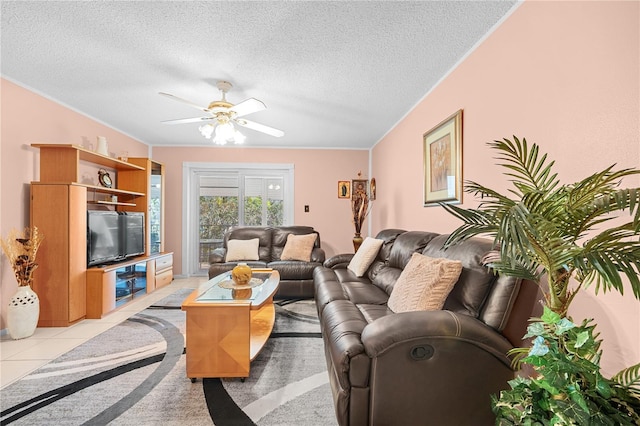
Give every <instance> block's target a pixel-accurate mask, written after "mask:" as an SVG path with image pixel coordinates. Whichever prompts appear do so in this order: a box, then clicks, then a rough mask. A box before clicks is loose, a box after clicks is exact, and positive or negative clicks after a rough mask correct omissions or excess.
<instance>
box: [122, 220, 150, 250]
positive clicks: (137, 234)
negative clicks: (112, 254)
mask: <svg viewBox="0 0 640 426" xmlns="http://www.w3.org/2000/svg"><path fill="white" fill-rule="evenodd" d="M120 219H121V221H122V222H121V223H122V224H123V225H122V226H123V242H124V246H123V249H124V256H125V257H130V256H137V255H140V254H144V213H142V212H122V214H121V216H120Z"/></svg>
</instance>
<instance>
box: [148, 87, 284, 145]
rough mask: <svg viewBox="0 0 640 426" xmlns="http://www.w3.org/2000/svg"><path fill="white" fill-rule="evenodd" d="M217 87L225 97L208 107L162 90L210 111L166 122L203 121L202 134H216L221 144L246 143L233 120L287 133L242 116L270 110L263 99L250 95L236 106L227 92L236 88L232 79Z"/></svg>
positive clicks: (276, 133) (268, 131) (264, 130)
mask: <svg viewBox="0 0 640 426" xmlns="http://www.w3.org/2000/svg"><path fill="white" fill-rule="evenodd" d="M216 87H217V88H218V89H219V90H220V92H222V99H221V100H219V101H213V102H211V103H210V104H209V106H207V107H203V106H200V105H197V104H195V103H193V102H190V101H188V100H186V99H182V98H179V97H177V96H174V95H171V94H169V93H164V92H160V95H162V96H166V97H167V98H170V99H174V100H176V101H179V102H182V103H185V104H187V105H189V106H191V107H193V108H196V109H198V110H200V111H204V112H206V113H208V114H209V115H208V116H206V117H194V118H181V119H177V120H167V121H163V122H162V123H164V124H184V123H199V122H203V123H204V124H203V125H202V126H200V127H199V130H200V133H202V135H203V136H204V137H206V138H207V139H211V137H212V136H213V142H215V143H216V144H218V145H224V144H226V143H227V142H235V143H236V144H240V143H243V142H244V139H245V136H244V135H243V134H242V133H240V132H239V131H238V130H236V129H235V128H234V127H233V123H235V124H237V125H239V126H242V127H246V128H248V129H252V130H257V131H258V132H262V133H266V134H268V135H271V136H275V137H281V136H283V135H284V132H283V131H282V130H278V129H275V128H273V127H269V126H265V125H264V124H260V123H256V122H254V121H249V120H246V119H244V118H241V117H244V116H245V115H249V114H252V113H254V112H258V111H262V110H264V109H266V108H267V107H266V105H265V104H264V103H263V102H262V101H259V100H257V99H255V98H249V99H247V100H244V101H242V102H240V103H239V104H237V105H234V104H232V103H230V102H228V101H227V97H226V95H227V92H228V91H229V90H230V89H231V87H232V85H231V83H229V82H228V81H218V83H217V84H216Z"/></svg>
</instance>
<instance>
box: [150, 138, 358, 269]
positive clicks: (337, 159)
mask: <svg viewBox="0 0 640 426" xmlns="http://www.w3.org/2000/svg"><path fill="white" fill-rule="evenodd" d="M153 158H154V160H156V161H159V162H161V163H163V164H164V165H165V176H166V188H165V196H166V200H167V202H166V204H165V215H166V218H167V222H166V227H165V239H166V244H165V250H167V251H173V252H174V256H175V258H174V262H173V264H174V273H175V274H187V272H188V271H182V260H183V259H182V252H186V248H184V247H182V229H183V228H182V223H183V217H182V185H183V179H182V173H183V171H182V166H183V163H185V162H210V163H279V164H282V163H286V164H293V165H294V169H295V172H294V173H295V182H294V188H295V193H294V197H295V205H294V221H293V223H294V224H296V225H309V226H313V227H314V228H315V229H316V230H317V231H318V232H319V233H320V239H321V242H322V247H323V248H324V250H325V252H326V254H327V257H328V256H331V255H333V254H337V253H345V252H353V243H352V241H351V238H352V237H353V233H354V228H353V224H352V222H351V203H350V202H349V200H346V199H338V181H339V180H351V179H356V178H357V173H358V172H359V171H363V174H364V172H365V171H366V170H367V168H368V161H369V151H364V150H313V149H302V150H291V149H248V148H238V147H211V148H208V147H207V148H195V147H194V148H169V147H155V148H153ZM305 205H309V213H305V212H304V206H305Z"/></svg>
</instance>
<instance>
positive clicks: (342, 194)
mask: <svg viewBox="0 0 640 426" xmlns="http://www.w3.org/2000/svg"><path fill="white" fill-rule="evenodd" d="M338 198H351V182H349V181H348V180H339V181H338Z"/></svg>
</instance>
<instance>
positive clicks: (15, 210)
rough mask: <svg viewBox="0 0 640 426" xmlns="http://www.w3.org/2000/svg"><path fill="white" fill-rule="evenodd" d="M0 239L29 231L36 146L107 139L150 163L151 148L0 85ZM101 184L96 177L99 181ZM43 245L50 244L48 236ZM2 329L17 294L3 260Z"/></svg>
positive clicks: (111, 147) (2, 81)
mask: <svg viewBox="0 0 640 426" xmlns="http://www.w3.org/2000/svg"><path fill="white" fill-rule="evenodd" d="M0 90H1V91H2V92H1V93H2V96H1V108H2V112H1V114H2V115H1V119H2V131H1V133H0V138H1V145H0V164H1V166H2V168H1V170H0V175H1V177H0V189H1V192H0V219H1V221H0V235H1V236H2V238H6V236H7V235H8V233H9V231H10V230H11V229H18V230H22V229H24V228H25V227H27V226H29V183H30V182H32V181H37V180H39V178H40V174H39V160H40V155H39V150H38V149H36V148H32V147H31V146H30V145H31V144H32V143H66V144H75V145H81V146H87V147H88V146H89V144H93V146H94V147H95V146H96V137H97V136H98V135H100V136H106V138H107V141H108V143H109V151H112V152H114V153H120V152H122V151H128V152H129V155H130V156H132V157H133V156H140V157H146V156H147V155H148V146H147V145H145V144H143V143H141V142H139V141H137V140H135V139H132V138H131V137H129V136H126V135H124V134H122V133H120V132H118V131H116V130H114V129H112V128H110V127H107V126H105V125H103V124H100V123H98V122H96V121H94V120H92V119H90V118H88V117H86V116H84V115H82V114H78V113H77V112H74V111H72V110H70V109H69V108H65V107H64V106H62V105H60V104H58V103H56V102H53V101H51V100H49V99H46V98H44V97H42V96H39V95H37V94H35V93H33V92H31V91H29V90H26V89H24V88H22V87H20V86H18V85H16V84H14V83H12V82H10V81H8V80H6V79H0ZM96 178H97V175H96ZM44 237H45V239H44V241H43V243H42V244H46V243H47V236H46V235H45V236H44ZM0 280H1V281H0V300H1V301H2V303H0V317H1V319H2V321H1V323H0V328H2V329H4V328H5V326H6V323H5V321H6V309H4V308H5V306H6V304H7V301H8V300H9V299H10V298H11V296H13V293H14V292H15V291H16V288H17V283H16V280H15V277H14V276H13V270H12V269H11V266H10V265H9V263H8V261H7V258H6V256H4V254H3V255H2V256H0Z"/></svg>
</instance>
